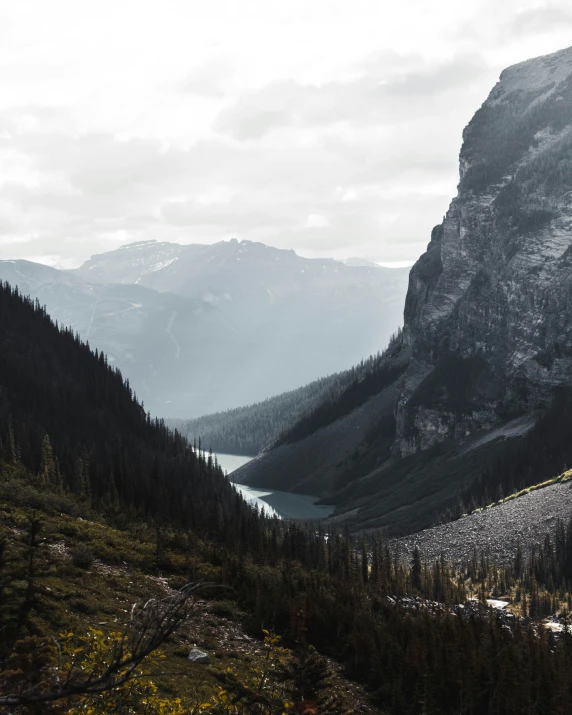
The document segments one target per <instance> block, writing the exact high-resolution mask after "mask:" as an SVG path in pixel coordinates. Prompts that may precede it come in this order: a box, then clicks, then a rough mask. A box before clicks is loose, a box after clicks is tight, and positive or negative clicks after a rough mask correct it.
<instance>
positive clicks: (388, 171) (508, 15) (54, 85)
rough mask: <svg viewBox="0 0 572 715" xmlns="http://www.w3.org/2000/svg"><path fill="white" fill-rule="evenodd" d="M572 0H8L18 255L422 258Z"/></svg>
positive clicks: (0, 171) (7, 150) (7, 184)
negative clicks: (490, 130)
mask: <svg viewBox="0 0 572 715" xmlns="http://www.w3.org/2000/svg"><path fill="white" fill-rule="evenodd" d="M569 8H570V3H569V2H568V1H565V2H553V1H549V2H542V1H537V0H535V1H532V2H531V1H529V0H503V2H502V3H500V2H499V1H498V0H472V1H471V2H466V3H460V2H458V0H432V2H429V0H401V2H394V1H392V2H389V1H388V0H287V2H286V1H285V0H208V2H204V1H203V0H201V1H200V2H199V0H136V1H133V2H132V1H131V0H97V1H96V0H82V2H78V1H77V0H50V2H46V1H45V0H18V1H17V2H14V1H13V0H0V86H1V88H2V91H1V92H0V258H28V259H30V260H39V261H42V262H45V263H50V264H52V265H57V266H59V267H71V266H75V265H78V264H79V263H81V262H82V261H83V260H85V259H86V258H87V257H89V256H90V255H91V254H92V253H98V252H102V251H106V250H110V249H113V248H116V247H118V246H120V245H122V244H124V243H128V242H130V241H138V240H148V239H157V240H167V241H178V242H183V243H192V242H203V243H212V242H215V241H219V240H222V239H228V238H231V237H233V236H236V237H238V238H240V239H250V240H259V241H263V242H265V243H268V244H270V245H274V246H278V247H283V248H294V249H295V250H297V251H298V252H299V253H301V254H303V255H305V256H309V257H312V256H334V257H348V256H360V257H364V258H365V257H367V258H370V259H373V260H376V261H380V262H384V263H393V262H411V261H413V260H415V259H416V258H417V256H418V255H419V254H420V253H421V252H422V251H423V250H424V248H425V246H426V244H427V242H428V239H429V232H430V230H431V227H432V226H433V225H434V224H436V223H438V222H439V221H440V220H441V218H442V216H443V214H444V212H445V211H446V208H447V205H448V203H449V200H450V199H451V197H452V196H453V195H454V193H455V187H456V183H457V176H458V167H457V156H458V152H459V148H460V143H461V133H462V129H463V127H464V126H465V124H466V123H467V122H468V120H469V119H470V117H471V115H472V114H473V112H474V111H475V110H476V109H477V108H478V106H479V105H480V104H481V103H482V101H483V100H484V99H485V97H486V95H487V94H488V92H489V90H490V89H491V88H492V86H493V84H494V83H495V81H496V80H497V78H498V75H499V73H500V71H501V70H502V69H503V68H504V67H506V66H508V65H510V64H514V63H515V62H519V61H521V60H524V59H527V58H529V57H533V56H536V55H539V54H544V53H547V52H553V51H555V50H557V49H561V48H563V47H567V46H569V45H572V9H569Z"/></svg>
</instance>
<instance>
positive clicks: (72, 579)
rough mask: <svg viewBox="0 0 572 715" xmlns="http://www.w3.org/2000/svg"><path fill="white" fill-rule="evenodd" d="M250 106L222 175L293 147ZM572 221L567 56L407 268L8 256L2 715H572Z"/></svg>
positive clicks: (481, 152)
mask: <svg viewBox="0 0 572 715" xmlns="http://www.w3.org/2000/svg"><path fill="white" fill-rule="evenodd" d="M392 61H396V60H395V58H393V60H392ZM464 71H466V68H465V70H464ZM348 76H349V75H348ZM428 77H429V76H425V75H423V86H424V89H423V97H424V98H425V99H424V101H425V100H426V95H427V96H428V94H427V90H426V89H425V82H426V81H429V79H430V78H429V79H428ZM348 81H349V80H348ZM340 84H343V83H340ZM385 86H386V85H385V84H384V83H383V82H382V83H376V84H375V85H372V87H374V88H375V92H374V93H377V92H379V93H381V92H382V88H384V87H385ZM396 86H397V85H396ZM396 86H394V87H393V91H394V92H395V91H396ZM368 87H369V85H368ZM372 87H369V89H368V93H371V92H372ZM278 88H279V90H280V91H277V95H276V96H275V94H274V90H273V91H272V92H271V93H270V94H271V95H272V97H274V100H273V101H274V102H276V106H278V107H280V106H281V104H280V102H277V97H279V96H281V93H282V92H284V91H285V89H284V87H283V86H282V84H279V85H278ZM298 89H301V85H300V87H298ZM306 89H307V90H308V91H309V92H310V93H311V95H312V98H313V99H312V111H311V114H312V117H313V119H312V121H313V122H316V123H318V124H319V123H320V122H321V121H324V118H323V110H322V109H320V107H319V104H318V100H317V98H318V99H319V98H320V97H322V95H323V92H324V91H325V90H324V87H323V86H320V85H317V84H316V85H312V86H311V88H310V89H308V87H306ZM339 90H340V88H339V87H336V92H338V91H339ZM293 91H294V90H293V88H292V87H291V86H290V87H289V89H288V92H286V94H287V97H288V98H289V97H291V93H292V92H293ZM383 91H385V90H383ZM398 91H399V92H401V91H402V88H401V85H399V87H398ZM407 91H409V90H407ZM249 92H250V94H249V95H248V97H246V95H244V97H246V98H245V99H243V103H242V104H240V106H239V109H240V110H241V111H240V112H239V114H240V117H241V119H240V122H239V124H240V126H241V127H242V129H241V131H242V132H245V134H244V135H241V134H240V132H238V133H237V134H235V135H233V136H230V137H227V145H226V148H225V152H229V154H230V153H231V147H232V151H235V150H236V151H246V149H245V148H244V147H245V146H247V145H248V146H250V143H251V142H255V140H256V136H255V135H256V131H261V132H262V134H263V135H264V137H265V138H264V142H267V143H266V144H265V145H264V146H265V148H268V146H269V144H270V141H271V139H270V138H268V137H267V136H266V134H268V135H269V136H273V135H274V133H276V134H277V135H279V136H280V137H281V138H283V136H284V133H285V132H286V131H289V130H291V129H292V128H294V129H295V130H296V131H297V130H298V127H297V122H298V121H299V119H298V115H297V114H292V116H290V115H288V117H287V119H286V120H284V121H285V124H286V126H285V127H280V131H279V130H278V128H276V127H272V126H271V124H272V122H273V121H277V118H279V117H281V116H282V112H281V111H278V110H276V111H271V112H264V113H263V114H262V115H261V116H258V115H256V117H255V119H256V121H255V120H254V119H252V117H250V120H251V121H248V116H249V115H248V112H246V109H248V106H249V105H248V101H247V99H249V98H250V99H252V98H253V96H255V90H254V89H252V88H251V89H250V90H249ZM302 94H303V93H302ZM215 96H217V95H216V93H215V94H212V93H211V95H210V99H208V102H211V101H215V100H214V97H215ZM293 96H294V97H296V96H297V94H294V95H293ZM386 96H387V95H386ZM289 103H290V100H289V101H288V104H289ZM270 104H271V105H272V102H271V103H270ZM292 104H293V105H294V106H296V107H298V105H300V106H301V107H302V106H303V104H304V103H303V101H302V100H301V99H299V100H297V101H293V102H292ZM243 105H244V106H243ZM205 106H206V105H205ZM245 107H246V109H245ZM227 109H228V108H227ZM235 109H236V108H235ZM243 111H245V112H246V114H245V115H244V116H243V115H242V114H241V112H243ZM439 111H443V109H442V107H440V110H439ZM329 113H330V111H329V110H328V112H327V114H328V115H329ZM50 116H51V115H50ZM222 116H223V119H224V112H223V115H222ZM245 117H246V119H245ZM48 119H49V117H48ZM342 119H343V121H341V120H340V122H338V124H341V125H343V127H342V128H343V132H344V136H345V134H347V135H348V136H350V134H351V131H350V130H351V129H352V127H351V122H348V121H347V120H346V119H344V118H343V116H342ZM46 121H47V120H46ZM227 121H228V117H227ZM267 123H269V125H268V127H267V126H266V124H267ZM32 124H33V123H32ZM338 124H336V125H335V126H336V131H337V130H339V129H340V126H338ZM346 124H347V126H346ZM401 124H403V122H402V120H401V119H400V120H399V126H401ZM26 126H27V123H26V122H23V123H22V124H21V126H20V130H22V131H23V129H25V127H26ZM212 126H213V128H214V129H216V132H220V131H222V129H221V127H222V128H224V126H225V123H224V121H222V122H221V121H220V118H219V119H217V120H216V121H215V122H214V124H213V125H212ZM359 126H360V127H361V124H360V125H359ZM328 131H329V129H328ZM333 131H334V129H332V132H333ZM216 132H215V133H216ZM16 134H17V133H14V136H16ZM302 134H303V133H302ZM125 136H128V135H125ZM332 136H333V134H332ZM121 137H124V135H123V134H122V135H121ZM310 139H311V137H310V138H309V135H308V136H306V135H303V136H302V135H301V136H300V137H298V140H299V143H300V146H302V147H303V148H304V150H305V151H310V148H311V143H312V142H311V141H310ZM258 140H260V137H258ZM346 140H347V137H346V138H345V139H344V141H346ZM10 141H12V134H11V133H10V132H8V131H7V130H6V131H4V130H3V128H2V125H0V143H1V142H10ZM73 141H74V142H75V141H79V140H78V139H77V138H74V140H73ZM118 141H119V140H118ZM131 141H132V138H121V142H122V143H123V144H124V145H125V146H124V147H123V149H126V146H127V145H129V144H130V142H131ZM137 141H139V140H137ZM209 141H211V142H213V141H214V139H211V140H209ZM330 142H331V137H330V138H329V139H328V142H325V145H327V146H328V147H329V149H328V152H327V153H328V155H329V154H330V153H331V154H334V153H335V152H333V150H332V146H333V145H332V144H331V143H330ZM137 146H138V151H143V150H144V149H145V147H147V146H148V143H147V140H143V139H141V140H140V142H139V143H138V144H137ZM60 149H61V147H60ZM203 150H204V147H203ZM189 151H191V149H189V148H188V147H186V148H185V149H184V151H182V150H181V151H180V154H181V156H186V153H187V152H189ZM170 152H171V148H170V146H168V145H167V143H165V145H164V146H162V147H161V156H162V157H163V158H164V157H168V156H170ZM61 153H62V155H63V158H64V159H65V158H66V154H65V152H61ZM285 153H286V152H285ZM342 154H343V152H338V153H337V154H336V160H340V156H341V155H342ZM366 154H367V152H364V153H363V156H361V157H360V161H359V162H358V164H359V166H360V171H362V172H364V177H366V176H367V175H368V172H370V171H372V172H373V173H374V174H375V175H377V172H378V171H380V165H379V164H378V163H375V162H373V163H372V165H371V166H369V165H367V161H366V158H365V157H366ZM324 156H325V155H324ZM68 160H69V157H68ZM384 161H385V159H384ZM415 161H416V162H418V161H420V159H419V158H418V157H417V156H416V157H415ZM144 163H145V162H142V163H141V166H140V165H139V162H137V166H138V167H139V168H138V169H137V171H133V172H131V171H128V172H127V173H128V175H129V183H130V184H136V183H137V182H138V180H139V179H137V180H136V179H135V177H136V176H137V177H139V173H140V171H142V167H143V164H144ZM151 165H152V167H153V170H154V171H155V170H157V171H159V173H160V168H161V163H160V162H156V163H153V162H152V163H151ZM117 166H118V168H120V167H121V166H122V164H121V162H119V163H118V165H117ZM278 168H280V167H278ZM330 169H331V170H333V169H332V167H330ZM354 171H357V170H356V169H355V167H354ZM166 173H169V172H166ZM131 174H133V175H131ZM207 174H208V172H207ZM16 176H17V172H16ZM201 178H202V177H201ZM208 178H209V177H208V175H207V176H206V177H205V181H206V180H207V179H208ZM304 178H305V177H303V176H302V175H301V174H300V173H299V172H298V174H297V181H299V182H300V185H301V186H302V185H303V180H304ZM92 180H93V178H92ZM364 181H365V178H364ZM371 181H372V179H371V177H370V178H369V179H367V181H366V184H364V186H365V187H366V188H367V190H365V189H364V191H361V192H360V191H357V190H356V191H354V190H353V189H350V188H347V187H343V186H341V184H340V186H333V185H332V186H330V185H329V184H328V189H327V190H328V192H330V193H332V195H333V196H334V199H335V201H336V202H338V203H339V204H340V205H341V204H346V205H350V209H346V208H344V211H348V212H350V211H354V210H355V208H354V207H355V206H356V205H358V204H362V203H363V204H364V205H365V203H366V199H367V200H370V198H368V197H370V196H374V197H376V201H377V200H378V199H379V201H380V202H381V198H380V197H381V196H382V195H383V196H385V198H384V199H383V201H389V199H388V198H387V196H388V195H389V196H390V198H391V197H393V198H391V200H392V201H393V200H394V198H395V197H394V194H392V193H391V192H390V193H389V194H387V195H386V194H384V189H383V187H381V186H378V185H377V184H376V185H375V186H374V185H373V184H372V183H371ZM88 183H89V182H88ZM143 183H145V182H143ZM167 184H168V182H167ZM167 184H166V185H165V186H167ZM86 185H87V184H86ZM94 185H95V186H96V187H97V186H99V184H98V182H95V184H94ZM30 186H31V187H32V189H33V190H36V188H37V187H36V186H35V185H33V184H30ZM211 188H212V187H211ZM216 188H217V190H216V191H215V192H214V194H211V195H210V196H209V195H208V192H207V194H205V195H203V194H201V195H200V197H199V198H197V197H195V198H193V199H192V201H191V200H187V198H181V196H179V193H177V194H175V193H173V194H172V195H171V193H165V192H167V188H165V187H163V186H162V188H161V200H162V201H163V200H165V201H166V202H167V203H168V204H169V210H170V211H171V212H174V213H171V214H170V215H171V216H173V215H175V216H178V217H179V218H178V219H177V220H182V219H181V217H183V218H184V215H186V214H185V210H189V211H191V210H196V209H197V207H199V208H200V212H201V216H206V215H207V213H208V211H210V209H208V211H207V208H208V207H209V206H211V203H209V202H213V201H214V203H212V205H213V206H214V207H215V209H213V211H214V212H215V213H216V211H218V206H219V199H220V197H221V196H222V197H223V198H224V197H225V196H227V193H228V192H227V188H226V187H225V186H223V185H221V186H217V187H216ZM362 188H364V187H362ZM397 188H398V189H399V187H397ZM430 188H431V187H430ZM3 190H4V189H3V185H2V186H0V194H1V192H2V191H3ZM98 190H99V191H101V187H100V188H99V189H98ZM181 190H182V189H181ZM305 190H306V191H307V190H308V189H307V188H306V189H305ZM10 191H12V193H14V187H12V188H11V189H10V187H8V193H10ZM70 195H73V197H74V201H75V200H76V199H77V198H78V197H79V196H80V193H78V192H76V193H73V192H72V193H71V194H70ZM228 196H232V197H233V198H232V200H233V201H234V194H232V192H230V193H228ZM395 196H398V197H399V190H398V191H397V193H396V194H395ZM571 196H572V48H568V49H564V50H561V51H558V52H555V53H552V54H549V55H544V56H540V57H536V58H533V59H530V60H526V61H524V62H520V63H518V64H516V65H512V66H510V67H508V68H507V69H505V70H504V71H503V72H502V73H501V74H500V78H499V80H498V82H497V83H496V84H495V86H494V87H493V88H492V90H491V91H490V92H489V94H488V96H487V98H486V99H485V101H484V102H483V104H482V106H481V107H480V108H478V109H477V111H476V112H475V114H474V115H473V117H472V119H471V120H470V121H469V123H468V124H467V126H466V128H465V130H464V132H463V141H462V146H461V151H460V156H459V184H458V187H457V194H456V195H455V196H454V197H453V198H452V199H451V202H450V204H449V208H448V209H447V212H446V214H445V216H444V218H443V220H442V222H441V223H439V224H438V225H437V226H435V227H434V228H433V230H432V231H431V233H430V235H428V236H427V239H429V240H428V243H427V247H426V250H425V251H424V252H423V253H422V254H421V256H420V257H419V259H418V260H417V262H416V263H415V264H414V265H413V267H412V268H411V270H409V269H403V268H384V267H381V266H380V265H378V264H377V263H376V262H373V261H370V260H368V259H365V258H340V259H339V260H334V259H331V258H306V257H303V256H302V255H298V254H297V253H296V252H294V251H293V250H286V249H284V248H277V247H273V246H270V245H266V244H264V243H261V242H259V241H252V240H246V239H244V240H237V239H236V238H232V239H230V240H216V241H210V242H207V243H198V242H190V241H187V238H186V234H185V241H187V242H185V241H183V242H181V243H177V242H174V241H157V240H154V239H153V240H137V241H131V242H127V243H124V245H121V246H120V247H119V248H113V246H117V245H119V241H118V240H117V239H118V237H121V240H122V241H123V237H124V235H127V234H124V233H123V232H121V231H120V232H119V233H114V232H112V233H111V235H109V234H107V233H104V234H102V235H104V236H107V239H106V240H107V241H108V243H106V244H104V245H106V246H107V247H109V246H111V247H112V250H105V251H102V252H100V253H93V255H92V256H91V258H90V259H89V260H87V261H85V262H84V263H83V264H82V265H81V266H79V267H77V268H73V269H70V268H66V269H55V268H51V267H49V266H47V265H44V264H42V263H39V262H35V261H28V260H20V259H14V260H12V259H10V260H4V261H0V633H1V634H2V636H1V638H0V714H1V715H16V714H17V715H40V714H41V715H64V714H67V715H140V714H141V715H206V714H207V713H208V714H210V715H285V713H298V715H355V714H356V713H363V714H364V715H365V714H367V713H372V714H373V715H459V714H460V713H463V714H464V715H523V713H526V714H527V715H548V714H549V713H554V714H558V715H565V713H569V712H572V647H571V646H572V640H571V633H570V617H571V615H572V516H571V515H572V470H571V469H570V465H571V464H572V439H571V437H572V260H571V255H572V199H571ZM165 197H166V198H165ZM205 197H206V198H205ZM213 197H214V198H213ZM82 198H83V197H82ZM36 199H38V197H36ZM44 200H45V197H44ZM395 200H397V199H395ZM146 201H147V196H146ZM183 209H185V210H183ZM152 210H153V212H154V213H153V217H154V223H153V226H158V225H160V221H163V220H164V219H165V217H166V216H167V214H165V213H164V211H165V210H166V209H165V205H164V204H161V205H159V204H156V205H154V208H153V209H152ZM310 210H311V211H312V213H309V214H308V211H310ZM322 210H323V211H324V214H322V213H314V211H316V212H317V211H322ZM408 210H409V207H408ZM99 211H101V217H100V218H101V221H102V224H101V225H104V226H107V225H108V224H109V225H110V226H111V225H113V222H111V221H108V216H107V214H106V211H110V207H109V206H107V205H106V203H105V202H104V201H101V203H100V204H98V216H99ZM296 211H298V212H299V213H300V216H299V217H298V218H297V219H296V221H297V223H292V225H291V226H290V229H289V230H291V231H292V232H294V233H295V232H296V231H298V232H300V231H302V228H301V227H303V230H304V231H310V232H314V231H315V232H317V233H316V234H315V235H317V236H318V239H317V241H318V243H317V244H316V245H319V241H321V240H322V238H320V237H323V236H325V235H326V234H325V233H323V232H324V231H326V229H330V228H332V227H331V225H330V221H329V218H328V217H327V216H326V209H322V208H321V206H319V205H318V206H317V207H316V208H315V209H314V208H309V204H308V206H306V205H305V206H304V208H303V209H302V208H300V207H299V206H298V204H297V205H296ZM178 212H181V213H178ZM46 215H47V214H46ZM236 215H238V216H242V214H241V213H240V212H238V214H236ZM249 215H250V214H249ZM253 216H255V217H257V220H259V219H260V216H259V214H258V213H255V214H253ZM344 216H347V214H344ZM372 216H373V214H372ZM138 220H141V218H139V219H138ZM201 220H202V219H201ZM209 220H210V219H209ZM250 220H252V216H251V217H250ZM264 221H266V219H264ZM340 222H341V225H342V227H344V226H346V224H345V223H344V221H343V220H342V219H340ZM190 225H192V222H191V224H190ZM209 225H210V224H209ZM358 225H361V224H358ZM372 225H373V226H374V228H375V230H374V235H375V236H376V237H377V238H379V232H380V231H381V230H382V229H381V227H383V226H385V227H386V226H388V225H391V226H397V225H398V224H397V222H394V220H393V219H392V220H391V221H389V222H387V221H386V222H385V223H384V222H383V221H382V220H381V218H380V217H379V216H377V214H376V215H375V221H374V220H373V219H372ZM217 226H218V225H217ZM264 227H266V223H265V224H264ZM293 227H297V228H293ZM200 228H201V230H202V229H204V226H203V225H202V224H200ZM219 229H220V226H218V228H217V230H219ZM5 230H7V228H6V226H3V224H2V225H0V244H1V241H2V232H3V231H5ZM10 230H11V229H10ZM185 230H186V228H185ZM213 230H214V229H213ZM177 235H179V236H181V235H183V233H182V231H181V233H178V234H177ZM197 235H200V232H198V231H197ZM225 235H227V233H226V232H224V231H222V230H220V236H225ZM271 235H272V234H271ZM273 235H275V234H273ZM404 235H405V234H404ZM220 236H219V238H220ZM342 238H343V239H344V241H345V240H346V239H345V237H343V236H338V237H337V239H336V240H339V241H341V240H342ZM181 240H182V239H181ZM408 240H409V239H408ZM113 241H115V243H113ZM14 243H15V245H18V242H17V241H15V242H14ZM331 245H332V250H334V251H335V248H336V245H337V244H335V242H332V244H331ZM340 245H341V244H340ZM310 253H311V255H316V253H318V255H322V254H321V253H320V252H318V251H316V253H312V252H311V251H310ZM363 254H364V255H365V254H366V251H365V248H364V250H363ZM46 255H47V254H46ZM335 255H343V251H340V252H337V251H335ZM40 257H42V256H40ZM43 258H45V256H43Z"/></svg>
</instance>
